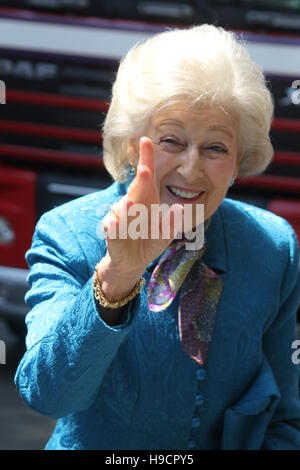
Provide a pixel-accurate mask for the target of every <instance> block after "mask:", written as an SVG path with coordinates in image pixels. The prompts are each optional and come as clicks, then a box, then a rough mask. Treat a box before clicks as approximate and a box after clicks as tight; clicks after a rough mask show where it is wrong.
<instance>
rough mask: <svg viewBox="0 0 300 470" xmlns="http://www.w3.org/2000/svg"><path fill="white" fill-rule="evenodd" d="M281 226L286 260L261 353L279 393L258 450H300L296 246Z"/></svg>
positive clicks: (290, 231) (299, 297)
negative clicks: (277, 302) (275, 310)
mask: <svg viewBox="0 0 300 470" xmlns="http://www.w3.org/2000/svg"><path fill="white" fill-rule="evenodd" d="M285 225H286V227H287V233H288V262H287V268H286V273H285V277H284V282H283V285H282V289H281V303H280V309H279V312H278V314H277V315H276V318H275V319H274V321H273V323H272V324H271V326H270V327H269V328H268V330H267V331H266V333H265V335H264V338H263V348H264V352H265V354H266V355H267V357H268V359H269V362H270V365H271V367H272V370H273V372H274V376H275V379H276V381H277V384H278V387H279V390H280V395H281V399H280V401H279V403H278V406H277V408H276V410H275V412H274V415H273V417H272V420H271V422H270V425H269V427H268V429H267V433H266V435H265V439H264V442H263V445H262V449H269V450H275V449H277V450H285V449H298V450H299V449H300V400H299V364H298V363H299V361H298V360H295V359H296V357H297V354H295V349H294V347H295V346H294V345H295V341H296V339H297V329H296V326H297V310H298V308H299V302H300V271H299V248H298V242H297V240H296V236H295V232H294V231H293V229H292V227H291V226H290V225H289V224H288V223H287V222H285ZM298 348H299V346H298ZM298 357H299V355H298Z"/></svg>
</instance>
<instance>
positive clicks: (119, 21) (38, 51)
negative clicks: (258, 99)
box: [0, 0, 300, 449]
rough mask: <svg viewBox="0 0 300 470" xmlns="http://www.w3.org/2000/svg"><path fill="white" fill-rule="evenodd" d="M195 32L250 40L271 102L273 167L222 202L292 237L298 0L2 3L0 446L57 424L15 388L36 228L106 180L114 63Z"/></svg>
mask: <svg viewBox="0 0 300 470" xmlns="http://www.w3.org/2000/svg"><path fill="white" fill-rule="evenodd" d="M201 23H213V24H215V25H218V26H223V27H224V28H226V29H228V30H231V31H234V32H235V33H236V34H237V35H238V36H240V37H241V38H243V39H245V40H246V41H247V48H248V50H249V53H250V55H251V56H252V57H253V59H254V60H255V61H256V62H257V63H258V64H259V65H260V66H261V67H262V68H263V70H264V72H265V75H266V77H267V79H268V85H269V88H270V90H271V92H272V94H273V97H274V103H275V118H274V121H273V124H272V130H271V138H272V142H273V146H274V149H275V156H274V160H273V162H272V164H271V165H270V166H269V167H268V169H267V170H266V171H265V173H264V174H263V175H259V176H255V177H251V178H247V179H243V180H239V179H238V180H237V181H236V183H235V185H234V186H233V188H231V189H230V190H229V192H228V197H231V198H236V199H240V200H243V201H246V202H250V203H252V204H255V205H257V206H260V207H263V208H266V209H268V210H270V211H272V212H274V213H276V214H278V215H280V216H282V217H284V218H285V219H286V220H288V221H289V222H290V223H291V225H292V226H293V227H294V229H295V231H296V234H297V236H298V239H299V240H300V0H212V1H208V0H207V1H204V0H203V1H201V0H194V1H193V0H190V1H167V0H165V1H156V0H150V1H138V0H108V1H105V0H20V1H13V0H8V1H1V0H0V104H5V103H6V104H5V106H2V107H1V108H0V109H1V113H0V393H1V395H0V396H1V401H0V423H1V427H0V449H42V448H44V446H45V443H46V442H47V440H48V438H49V436H50V434H51V432H52V429H53V427H54V425H55V422H54V421H53V420H51V419H48V418H46V417H43V416H40V415H38V414H36V413H34V412H33V411H31V410H29V409H28V408H26V407H25V405H24V404H23V403H22V400H21V399H20V397H19V395H18V392H17V390H16V388H15V386H14V383H13V377H14V374H15V370H16V367H17V365H18V362H19V360H20V359H21V357H22V355H23V353H24V351H25V344H24V339H25V334H26V331H25V323H24V318H25V315H26V312H27V311H28V308H27V307H26V305H25V304H24V294H25V292H26V290H27V289H28V285H27V283H26V276H27V265H26V262H25V258H24V255H25V252H26V250H27V249H28V248H29V247H30V245H31V240H32V235H33V231H34V227H35V224H36V222H37V220H38V219H39V217H40V216H41V215H42V214H43V213H44V212H45V211H48V210H50V209H51V208H53V207H55V206H57V205H59V204H62V203H64V202H67V201H69V200H71V199H73V198H76V197H80V196H83V195H85V194H87V193H89V192H92V191H98V190H99V189H103V188H106V187H107V186H108V185H110V184H111V183H112V180H111V178H110V176H109V175H108V174H107V172H106V171H105V169H104V167H103V164H102V156H101V133H100V128H101V124H102V122H103V119H104V117H105V113H106V112H107V109H108V106H109V99H110V91H111V85H112V83H113V81H114V77H115V73H116V71H117V68H118V63H119V60H120V58H121V57H122V56H123V55H124V54H125V53H126V52H127V51H128V49H129V48H130V47H131V46H132V45H133V44H135V43H136V42H138V41H140V40H143V39H144V38H146V37H148V36H150V35H152V34H155V33H156V32H159V31H163V30H164V29H166V28H170V27H174V26H177V27H184V26H187V25H192V24H201ZM223 79H224V80H226V77H223ZM299 322H300V316H299Z"/></svg>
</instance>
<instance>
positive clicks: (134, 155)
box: [127, 139, 139, 165]
mask: <svg viewBox="0 0 300 470" xmlns="http://www.w3.org/2000/svg"><path fill="white" fill-rule="evenodd" d="M138 159H139V141H138V139H128V141H127V160H128V162H129V163H134V164H135V165H137V162H138Z"/></svg>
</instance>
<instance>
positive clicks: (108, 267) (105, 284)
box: [97, 256, 141, 302]
mask: <svg viewBox="0 0 300 470" xmlns="http://www.w3.org/2000/svg"><path fill="white" fill-rule="evenodd" d="M97 277H98V281H99V284H100V286H101V289H102V291H103V294H104V296H105V298H106V299H107V300H108V301H109V302H117V301H119V300H122V299H124V298H125V297H127V296H128V295H129V294H130V293H131V292H132V290H133V289H134V287H135V285H136V283H137V281H138V280H139V279H140V277H141V274H140V273H137V272H134V273H129V272H128V271H127V272H124V271H122V270H121V269H120V267H118V266H114V265H113V263H112V262H111V259H110V258H109V256H105V257H104V258H102V259H101V261H100V262H99V263H98V267H97Z"/></svg>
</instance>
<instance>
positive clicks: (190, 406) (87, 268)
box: [15, 182, 300, 450]
mask: <svg viewBox="0 0 300 470" xmlns="http://www.w3.org/2000/svg"><path fill="white" fill-rule="evenodd" d="M127 185H128V182H127V184H119V183H113V184H112V185H111V186H110V187H109V188H107V189H105V190H103V191H99V192H96V193H93V194H90V195H88V196H84V197H82V198H79V199H76V200H74V201H72V202H69V203H67V204H64V205H63V206H60V207H57V208H55V209H53V210H51V211H50V212H48V213H46V214H44V215H43V216H42V217H41V219H40V220H39V222H38V224H37V227H36V230H35V233H34V237H33V243H32V247H31V248H30V250H29V251H28V252H27V254H26V259H27V262H28V264H29V267H30V274H29V276H28V280H29V283H30V286H31V288H30V290H29V291H28V293H27V294H26V298H25V299H26V302H27V303H28V304H29V306H30V307H31V310H30V312H29V313H28V315H27V317H26V323H27V327H28V334H27V338H26V345H27V351H26V353H25V354H24V357H23V358H22V360H21V362H20V364H19V367H18V369H17V372H16V376H15V383H16V385H17V387H18V389H19V391H20V394H21V396H22V398H23V400H24V401H25V402H26V403H27V405H28V406H29V407H31V408H32V409H34V410H36V411H38V412H40V413H42V414H44V415H48V416H51V417H53V418H57V419H58V421H57V424H56V428H55V430H54V433H53V435H52V436H51V438H50V440H49V442H48V443H47V445H46V449H106V450H108V449H116V450H118V449H138V450H139V449H147V450H151V449H168V450H171V449H175V450H183V449H300V401H299V395H298V383H299V382H298V381H299V366H298V365H296V363H295V362H297V361H295V358H296V359H297V358H299V354H298V355H297V354H296V353H297V351H295V350H294V349H293V348H294V347H295V345H293V342H294V341H295V339H296V311H297V307H298V305H299V299H300V275H299V250H298V244H297V241H296V237H295V233H294V231H293V229H292V228H291V226H290V225H289V224H288V223H287V222H286V221H285V220H284V219H282V218H280V217H278V216H275V215H274V214H272V213H270V212H268V211H265V210H262V209H259V208H257V207H254V206H252V205H249V204H245V203H242V202H237V201H234V200H231V199H224V201H223V202H222V204H221V205H220V207H219V208H218V210H217V211H216V212H215V213H214V215H213V216H212V219H211V223H210V225H209V227H208V229H207V231H206V240H207V243H206V251H205V253H204V255H203V261H204V262H205V263H206V264H207V265H208V266H210V267H211V268H212V269H214V270H215V271H216V272H217V273H218V274H219V276H221V279H222V280H223V291H222V296H221V300H220V302H219V305H218V310H217V314H216V319H215V323H214V329H213V336H212V343H211V345H210V349H209V353H208V358H207V360H206V362H205V364H204V366H203V367H199V366H198V365H197V363H196V362H194V361H193V360H192V359H191V358H190V357H189V356H188V355H187V354H186V353H185V352H184V351H183V349H182V347H181V343H180V340H179V333H178V319H177V316H178V295H180V291H179V293H178V295H177V298H176V299H175V300H174V302H173V303H172V304H171V305H170V307H168V309H167V310H165V311H163V312H160V313H157V314H155V315H153V314H151V313H150V311H149V310H148V305H147V296H146V292H147V291H146V288H147V284H148V282H149V279H150V275H151V272H150V269H149V267H148V268H147V270H146V271H145V274H144V276H145V278H146V285H145V286H144V288H143V290H142V291H141V293H140V294H139V295H138V296H137V297H136V298H135V299H134V300H133V301H132V302H131V303H130V304H129V305H128V311H127V312H126V315H127V317H126V318H124V319H121V322H120V325H118V326H117V327H109V326H108V325H106V323H104V321H103V320H102V319H101V317H100V315H99V313H98V310H97V306H96V303H95V301H94V297H93V287H92V275H93V271H94V268H95V265H96V263H97V262H98V261H99V260H100V259H101V258H102V257H103V256H104V254H105V252H106V245H105V240H104V239H103V238H102V239H100V238H99V236H98V235H97V233H98V234H99V233H100V232H99V230H102V228H101V220H102V218H103V217H104V215H105V214H106V212H107V211H108V208H109V206H110V205H111V204H113V203H114V202H116V200H118V199H119V198H120V197H121V196H122V195H124V194H125V193H126V190H127ZM293 353H294V356H293ZM292 358H294V360H292Z"/></svg>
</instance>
